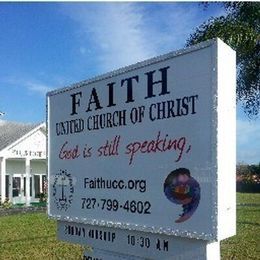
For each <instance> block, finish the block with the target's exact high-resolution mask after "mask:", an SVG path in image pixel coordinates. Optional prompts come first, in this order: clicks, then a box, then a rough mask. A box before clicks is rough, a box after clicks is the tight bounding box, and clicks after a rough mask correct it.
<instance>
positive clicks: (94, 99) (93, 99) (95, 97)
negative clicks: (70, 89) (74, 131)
mask: <svg viewBox="0 0 260 260" xmlns="http://www.w3.org/2000/svg"><path fill="white" fill-rule="evenodd" d="M91 104H96V108H95V110H98V109H102V108H103V107H102V106H101V105H100V102H99V99H98V95H97V91H96V89H95V88H93V89H92V92H91V95H90V98H89V102H88V109H87V110H86V112H89V111H92V109H91V108H90V105H91Z"/></svg>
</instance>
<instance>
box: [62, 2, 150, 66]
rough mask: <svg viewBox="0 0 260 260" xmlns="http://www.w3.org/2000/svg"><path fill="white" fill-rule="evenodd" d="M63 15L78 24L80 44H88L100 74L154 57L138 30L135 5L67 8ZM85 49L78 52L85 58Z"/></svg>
mask: <svg viewBox="0 0 260 260" xmlns="http://www.w3.org/2000/svg"><path fill="white" fill-rule="evenodd" d="M65 7H66V6H65ZM66 13H67V14H69V16H70V17H71V18H72V19H73V20H75V21H76V22H77V24H79V26H80V30H81V32H83V37H82V42H84V41H85V42H90V44H91V46H92V49H95V54H97V55H96V56H95V59H96V61H97V62H98V63H99V64H100V65H101V66H100V69H101V70H103V71H104V70H106V71H107V70H111V69H115V68H118V67H122V66H125V65H129V64H132V63H135V62H138V61H141V60H143V59H146V58H148V57H151V56H152V55H153V53H154V50H153V46H152V44H150V43H149V40H148V39H147V38H146V37H145V35H144V34H145V33H144V32H143V30H142V28H143V26H144V25H143V14H142V11H141V9H140V8H138V7H137V6H136V5H135V4H132V3H102V4H93V3H88V4H80V5H73V6H69V8H66ZM80 35H81V36H82V34H80ZM87 49H89V47H88V46H84V47H83V46H81V47H80V52H81V53H82V54H86V50H87ZM82 50H84V51H83V52H82Z"/></svg>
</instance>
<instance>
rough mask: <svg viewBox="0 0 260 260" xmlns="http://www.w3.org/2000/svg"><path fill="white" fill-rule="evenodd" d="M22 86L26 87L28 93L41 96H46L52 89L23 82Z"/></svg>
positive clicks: (40, 84)
mask: <svg viewBox="0 0 260 260" xmlns="http://www.w3.org/2000/svg"><path fill="white" fill-rule="evenodd" d="M24 85H25V86H26V87H27V89H28V90H29V91H31V92H37V93H39V94H41V95H46V93H47V92H48V91H50V90H51V89H52V88H51V87H49V86H47V85H45V84H42V83H36V82H31V81H27V82H24Z"/></svg>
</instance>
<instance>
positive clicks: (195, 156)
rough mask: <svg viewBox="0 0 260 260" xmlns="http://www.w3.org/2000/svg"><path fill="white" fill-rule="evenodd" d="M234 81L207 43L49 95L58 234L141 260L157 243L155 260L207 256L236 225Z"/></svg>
mask: <svg viewBox="0 0 260 260" xmlns="http://www.w3.org/2000/svg"><path fill="white" fill-rule="evenodd" d="M235 77H236V71H235V52H234V51H233V50H231V49H230V48H229V47H228V46H227V45H226V44H224V43H223V42H222V41H221V40H219V39H216V40H211V41H207V42H204V43H201V44H199V45H196V46H193V47H190V48H187V49H183V50H180V51H177V52H172V53H170V54H166V55H163V56H160V57H157V58H154V59H151V60H147V61H144V62H141V63H137V64H136V65H133V66H129V67H126V68H122V69H119V70H117V71H114V72H111V73H108V74H105V75H103V76H100V77H97V78H94V79H92V80H88V81H83V82H80V83H78V84H74V85H72V86H71V87H69V88H64V89H61V90H55V91H52V92H49V93H48V94H47V106H48V122H47V125H48V174H49V206H48V214H49V216H50V217H52V218H54V219H57V220H58V237H59V238H60V239H62V240H66V241H71V242H73V243H81V244H83V245H85V244H86V243H90V245H91V246H93V248H94V249H97V250H99V253H97V254H102V252H103V251H102V250H108V251H111V250H112V252H116V253H117V255H118V254H123V253H124V254H126V253H127V254H128V255H129V257H130V255H131V257H134V256H135V257H145V258H147V257H148V258H152V259H157V256H158V255H157V254H156V253H157V251H160V250H158V248H157V249H156V248H154V247H151V244H153V246H154V244H155V245H156V242H155V241H157V240H158V239H159V241H160V239H162V240H165V241H166V240H167V241H168V242H167V243H168V250H169V251H167V252H164V254H163V255H162V254H160V257H163V258H162V259H174V257H175V258H176V259H189V258H188V257H186V258H185V254H188V253H189V252H190V254H193V255H196V254H198V253H200V254H201V255H203V257H204V258H203V257H202V258H200V259H210V258H209V255H210V254H214V256H215V258H214V259H217V258H216V257H219V241H220V240H222V239H225V238H227V237H230V236H232V235H234V234H235V232H236V230H235V226H236V225H235V223H236V215H235V214H236V213H235V133H236V131H235V120H236V119H235V106H236V97H235ZM108 229H109V230H108ZM91 230H93V231H91ZM91 232H93V234H92V233H91ZM72 234H73V235H72ZM75 234H77V235H75ZM105 234H106V235H105ZM104 236H106V237H104ZM160 237H161V238H160ZM112 240H113V242H111V241H112ZM110 243H111V245H110ZM113 243H114V244H113ZM145 243H146V244H145ZM158 243H159V242H158ZM169 244H170V247H169ZM112 245H113V246H112ZM147 245H149V247H145V246H147ZM176 245H179V247H177V246H176ZM131 246H132V251H131V250H130V249H127V248H131ZM138 246H139V247H140V248H141V249H140V250H138ZM169 248H170V249H169ZM144 249H145V250H144ZM100 250H101V251H100ZM154 250H155V251H154ZM156 250H157V251H156ZM180 250H183V252H180ZM155 252H156V253H155ZM103 253H104V252H103ZM107 254H108V253H107ZM189 256H191V255H189ZM90 257H91V256H90ZM122 257H123V256H122ZM178 257H179V258H178ZM181 257H183V258H181ZM89 259H91V258H89ZM106 259H108V257H107V258H106ZM113 259H115V258H113ZM122 259H124V258H122Z"/></svg>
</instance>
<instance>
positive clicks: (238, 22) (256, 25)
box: [186, 2, 260, 118]
mask: <svg viewBox="0 0 260 260" xmlns="http://www.w3.org/2000/svg"><path fill="white" fill-rule="evenodd" d="M209 4H210V3H206V4H204V5H205V7H207V5H209ZM220 4H221V5H223V6H224V8H225V11H226V15H223V16H220V17H215V18H211V19H209V20H208V21H206V22H204V23H203V24H201V25H200V26H199V27H197V29H196V30H195V32H194V33H192V34H191V35H190V38H189V39H188V40H187V43H186V46H190V45H193V44H196V43H199V42H201V41H205V40H208V39H212V38H216V37H219V38H220V39H222V40H223V41H224V42H226V43H227V44H228V45H230V46H231V47H232V48H233V49H234V50H236V51H237V101H241V102H242V105H243V108H244V111H245V113H246V114H247V115H248V117H249V118H256V117H257V116H258V115H259V114H260V3H259V2H224V3H220Z"/></svg>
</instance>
